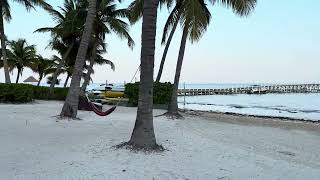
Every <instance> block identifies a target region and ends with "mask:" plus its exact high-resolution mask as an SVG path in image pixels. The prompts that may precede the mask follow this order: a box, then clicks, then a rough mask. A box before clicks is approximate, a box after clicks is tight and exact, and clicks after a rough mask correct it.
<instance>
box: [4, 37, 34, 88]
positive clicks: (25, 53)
mask: <svg viewBox="0 0 320 180" xmlns="http://www.w3.org/2000/svg"><path fill="white" fill-rule="evenodd" d="M8 45H9V46H8V47H9V50H8V51H7V52H8V54H7V55H8V57H7V58H8V65H9V71H13V70H14V69H15V68H17V78H16V83H18V82H19V78H20V77H21V76H22V73H23V69H24V67H30V66H31V63H32V62H33V61H35V59H36V58H37V56H36V50H35V45H28V44H27V42H26V40H25V39H18V40H17V41H9V43H8Z"/></svg>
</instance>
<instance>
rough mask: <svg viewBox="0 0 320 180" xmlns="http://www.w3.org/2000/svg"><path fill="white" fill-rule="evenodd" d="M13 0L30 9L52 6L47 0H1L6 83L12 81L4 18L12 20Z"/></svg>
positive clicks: (0, 32)
mask: <svg viewBox="0 0 320 180" xmlns="http://www.w3.org/2000/svg"><path fill="white" fill-rule="evenodd" d="M12 2H17V3H19V4H22V5H23V6H24V7H25V8H26V9H27V10H28V11H29V10H31V9H34V8H35V7H34V6H41V7H43V8H50V7H51V6H50V5H49V4H47V3H46V2H45V0H1V1H0V15H1V18H0V36H1V37H0V38H1V50H2V59H3V67H4V74H5V80H6V83H11V81H10V75H9V67H8V62H7V54H6V40H5V33H4V19H5V20H7V21H10V20H11V12H10V4H11V3H12Z"/></svg>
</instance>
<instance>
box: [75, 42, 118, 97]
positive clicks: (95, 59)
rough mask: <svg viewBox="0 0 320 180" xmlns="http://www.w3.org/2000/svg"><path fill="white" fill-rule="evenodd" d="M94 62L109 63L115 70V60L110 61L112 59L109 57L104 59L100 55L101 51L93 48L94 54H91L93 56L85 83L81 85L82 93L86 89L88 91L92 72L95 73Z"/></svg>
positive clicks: (99, 63)
mask: <svg viewBox="0 0 320 180" xmlns="http://www.w3.org/2000/svg"><path fill="white" fill-rule="evenodd" d="M94 64H98V65H105V64H108V65H110V67H111V69H112V70H113V71H114V70H115V66H114V64H113V62H112V61H110V60H108V59H104V58H103V57H102V56H101V55H100V53H99V51H98V52H97V49H96V48H94V49H93V50H92V55H91V57H90V64H89V66H88V70H87V73H86V75H85V77H84V82H83V84H82V86H81V91H82V92H81V93H84V92H85V91H86V89H87V86H88V85H89V82H90V80H91V77H90V76H91V74H93V73H94V71H93V66H94Z"/></svg>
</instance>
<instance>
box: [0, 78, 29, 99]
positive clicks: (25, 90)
mask: <svg viewBox="0 0 320 180" xmlns="http://www.w3.org/2000/svg"><path fill="white" fill-rule="evenodd" d="M32 100H33V89H32V85H28V84H2V83H0V102H10V103H27V102H31V101H32Z"/></svg>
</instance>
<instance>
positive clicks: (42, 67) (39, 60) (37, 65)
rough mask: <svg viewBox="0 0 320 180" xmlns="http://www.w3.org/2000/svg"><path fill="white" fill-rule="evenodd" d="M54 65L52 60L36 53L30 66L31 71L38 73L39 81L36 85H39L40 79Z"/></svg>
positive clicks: (48, 72)
mask: <svg viewBox="0 0 320 180" xmlns="http://www.w3.org/2000/svg"><path fill="white" fill-rule="evenodd" d="M53 66H54V61H53V60H50V59H47V58H44V57H42V56H41V55H37V57H36V58H35V59H34V60H33V61H31V63H30V68H31V70H32V71H33V72H36V73H38V74H39V81H38V84H37V86H39V85H40V82H41V80H42V79H43V78H44V77H46V76H47V75H48V74H50V72H51V68H52V67H53Z"/></svg>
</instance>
